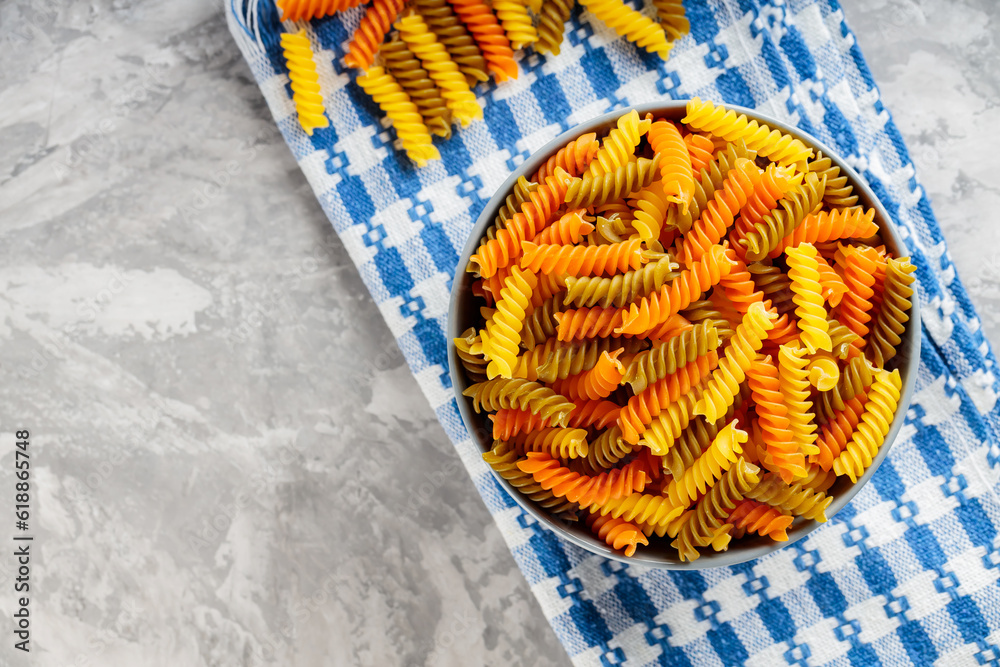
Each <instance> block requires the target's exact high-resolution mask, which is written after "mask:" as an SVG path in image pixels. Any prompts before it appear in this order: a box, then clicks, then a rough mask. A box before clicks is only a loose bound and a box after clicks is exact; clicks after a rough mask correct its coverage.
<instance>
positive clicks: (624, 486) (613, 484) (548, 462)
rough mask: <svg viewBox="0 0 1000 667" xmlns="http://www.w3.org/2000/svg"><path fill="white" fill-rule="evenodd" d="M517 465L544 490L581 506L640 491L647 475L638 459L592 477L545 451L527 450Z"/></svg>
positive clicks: (644, 485) (644, 484)
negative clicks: (560, 461)
mask: <svg viewBox="0 0 1000 667" xmlns="http://www.w3.org/2000/svg"><path fill="white" fill-rule="evenodd" d="M517 467H518V468H520V469H521V470H522V471H523V472H526V473H528V474H529V475H531V476H532V477H533V478H534V480H535V481H536V482H538V484H539V485H541V487H542V488H543V489H545V490H546V491H552V493H553V495H555V496H556V497H558V498H565V499H566V500H569V501H570V502H574V503H579V504H580V505H581V506H588V505H593V504H595V503H596V504H603V503H606V502H608V501H609V500H612V499H614V498H621V497H622V496H624V495H627V494H629V493H642V490H643V489H644V488H646V482H647V481H648V479H649V476H648V475H647V473H646V470H645V469H644V468H643V467H642V462H641V461H640V460H635V461H633V462H631V463H629V464H627V465H625V466H624V467H622V468H618V469H615V470H609V471H608V472H605V473H601V474H600V475H597V476H595V477H591V476H589V475H581V474H580V473H576V472H573V471H572V470H570V469H569V468H565V467H563V466H562V465H561V464H560V463H559V461H558V460H556V459H553V458H552V457H551V456H549V455H548V454H545V453H544V452H527V454H526V455H525V458H524V459H523V460H521V461H518V463H517Z"/></svg>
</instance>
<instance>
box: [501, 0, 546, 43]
mask: <svg viewBox="0 0 1000 667" xmlns="http://www.w3.org/2000/svg"><path fill="white" fill-rule="evenodd" d="M493 11H494V12H495V13H496V15H497V20H498V21H500V25H501V26H503V31H504V32H505V33H507V39H508V40H509V41H510V46H511V48H512V49H514V50H515V51H517V50H519V49H523V48H524V47H526V46H529V45H531V44H534V43H535V42H537V41H538V31H537V30H535V26H534V24H533V23H532V22H531V17H530V16H528V7H527V5H525V4H524V2H522V1H521V0H494V2H493Z"/></svg>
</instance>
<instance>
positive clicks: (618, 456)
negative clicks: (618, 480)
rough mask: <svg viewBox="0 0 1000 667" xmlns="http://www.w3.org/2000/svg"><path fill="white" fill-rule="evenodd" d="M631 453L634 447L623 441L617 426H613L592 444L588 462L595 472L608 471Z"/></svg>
mask: <svg viewBox="0 0 1000 667" xmlns="http://www.w3.org/2000/svg"><path fill="white" fill-rule="evenodd" d="M631 453H632V445H630V444H628V443H627V442H625V440H624V439H622V433H621V431H620V430H619V429H618V427H617V426H612V427H611V428H609V429H607V430H605V431H604V432H602V433H601V434H600V435H598V436H597V437H596V438H595V439H594V441H593V442H591V443H590V452H589V453H588V454H587V462H588V463H589V464H590V467H591V468H593V469H594V470H597V471H600V470H608V469H610V468H612V467H614V466H615V465H616V464H617V463H618V462H619V461H621V460H622V459H623V458H625V457H626V456H628V455H629V454H631Z"/></svg>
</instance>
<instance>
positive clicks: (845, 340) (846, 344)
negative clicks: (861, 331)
mask: <svg viewBox="0 0 1000 667" xmlns="http://www.w3.org/2000/svg"><path fill="white" fill-rule="evenodd" d="M827 323H828V324H829V327H830V340H831V341H833V356H835V357H837V358H838V359H850V358H851V357H854V356H856V355H857V354H858V348H857V347H856V344H855V341H856V340H858V338H860V336H858V335H857V334H856V333H854V332H853V331H851V330H850V329H848V328H847V326H845V325H844V324H843V323H842V322H841V321H840V320H828V321H827Z"/></svg>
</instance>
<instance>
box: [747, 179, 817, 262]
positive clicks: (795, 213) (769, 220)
mask: <svg viewBox="0 0 1000 667" xmlns="http://www.w3.org/2000/svg"><path fill="white" fill-rule="evenodd" d="M825 188H826V182H825V181H819V180H817V179H816V174H807V175H806V178H805V179H804V180H803V181H802V184H801V185H799V186H798V187H796V188H795V189H793V190H790V191H789V192H788V193H786V195H785V197H784V198H783V199H782V200H781V201H780V202H778V206H777V207H776V208H775V209H774V210H773V211H771V212H770V213H768V214H767V215H765V216H764V219H763V220H762V221H761V222H759V223H757V224H756V225H754V226H753V229H752V230H751V231H749V232H747V233H746V235H745V236H744V237H743V238H742V239H740V241H739V243H740V245H742V246H744V247H745V248H746V257H747V259H748V260H752V261H758V260H762V259H764V258H765V257H766V256H767V255H768V253H770V252H771V251H772V250H775V249H776V248H778V247H779V246H780V245H781V242H782V240H783V239H784V238H785V237H786V236H788V235H790V234H791V233H792V232H794V231H795V229H796V228H798V227H799V226H800V225H801V224H802V221H803V220H804V219H805V218H806V217H807V216H808V215H809V213H810V212H811V211H813V210H814V209H815V208H816V207H817V206H819V205H820V202H821V201H822V200H823V192H824V191H825Z"/></svg>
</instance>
